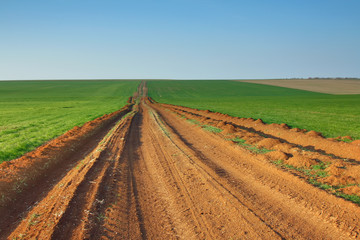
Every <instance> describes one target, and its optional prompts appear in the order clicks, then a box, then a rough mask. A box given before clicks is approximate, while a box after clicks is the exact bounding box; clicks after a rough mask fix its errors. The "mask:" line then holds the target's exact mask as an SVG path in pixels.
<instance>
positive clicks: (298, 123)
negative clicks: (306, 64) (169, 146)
mask: <svg viewBox="0 0 360 240" xmlns="http://www.w3.org/2000/svg"><path fill="white" fill-rule="evenodd" d="M148 89H149V96H151V97H153V98H154V99H155V100H156V101H159V102H162V103H171V104H177V105H183V106H187V107H192V108H198V109H209V110H212V111H217V112H222V113H226V114H229V115H232V116H238V117H252V118H255V119H257V118H261V119H262V120H263V121H264V122H267V123H287V124H288V125H290V126H291V127H298V128H303V129H308V130H315V131H319V132H322V133H323V134H324V135H325V136H327V137H337V136H346V135H349V136H352V137H353V138H355V139H360V104H359V103H360V95H330V94H323V93H316V92H310V91H302V90H297V89H290V88H283V87H276V86H269V85H262V84H252V83H246V82H236V81H149V82H148Z"/></svg>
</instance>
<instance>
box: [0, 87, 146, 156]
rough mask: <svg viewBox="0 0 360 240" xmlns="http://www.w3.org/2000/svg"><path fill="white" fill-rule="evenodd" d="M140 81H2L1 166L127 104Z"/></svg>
mask: <svg viewBox="0 0 360 240" xmlns="http://www.w3.org/2000/svg"><path fill="white" fill-rule="evenodd" d="M138 84H139V81H0V162H2V161H6V160H11V159H14V158H16V157H19V156H21V155H23V154H24V153H26V152H28V151H30V150H32V149H34V148H36V147H38V146H39V145H41V144H42V143H44V142H45V141H47V140H50V139H52V138H54V137H56V136H59V135H61V134H62V133H64V132H66V131H67V130H69V129H71V128H72V127H74V126H77V125H82V124H83V123H85V122H87V121H90V120H93V119H95V118H97V117H99V116H102V115H103V114H105V113H110V112H113V111H116V110H118V109H120V108H121V107H122V106H124V105H125V104H126V101H127V99H128V97H129V96H131V95H132V94H133V93H134V92H135V91H136V88H137V86H138Z"/></svg>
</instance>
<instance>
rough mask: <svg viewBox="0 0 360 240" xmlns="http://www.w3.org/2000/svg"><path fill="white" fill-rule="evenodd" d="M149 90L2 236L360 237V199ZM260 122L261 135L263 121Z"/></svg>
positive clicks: (268, 133) (30, 237) (144, 90)
mask: <svg viewBox="0 0 360 240" xmlns="http://www.w3.org/2000/svg"><path fill="white" fill-rule="evenodd" d="M139 95H140V96H142V98H141V101H140V103H139V104H138V105H135V106H134V107H132V111H131V112H130V113H128V114H127V115H126V116H124V117H123V118H122V119H121V120H119V121H118V122H117V124H116V125H115V126H114V127H113V128H112V129H111V130H110V131H109V132H108V134H107V135H106V136H105V137H103V138H102V140H101V141H99V143H98V145H97V146H96V147H94V148H92V149H90V150H87V151H88V153H87V154H86V156H85V157H83V156H82V157H80V156H81V155H80V156H79V158H78V159H76V160H73V164H71V165H69V166H68V167H67V168H66V169H64V173H63V175H62V176H61V177H58V178H57V179H53V180H52V181H51V182H53V183H52V184H51V186H47V187H46V188H45V187H44V189H43V191H44V194H42V195H39V198H38V199H36V201H35V202H34V201H33V202H31V203H24V204H28V206H26V207H27V208H26V210H24V211H22V212H19V213H18V214H19V215H18V216H17V218H16V217H14V216H12V218H11V219H15V220H12V221H11V222H8V223H7V224H4V223H2V224H1V223H0V226H2V227H3V229H1V232H0V238H1V239H354V238H359V237H360V235H359V233H360V221H359V220H360V208H359V207H358V206H357V205H355V204H353V203H351V202H348V201H346V200H344V199H341V198H337V197H335V196H334V195H331V194H329V193H327V192H325V191H323V190H320V189H318V188H316V187H314V186H312V185H310V184H308V183H307V182H306V181H304V179H301V178H300V177H299V176H296V175H295V174H292V173H291V172H289V171H284V170H283V169H281V168H278V167H276V166H275V165H274V164H271V162H269V161H267V159H266V158H265V157H264V155H260V154H254V153H252V152H250V151H249V150H247V149H244V148H241V147H239V146H238V145H235V144H233V143H232V142H229V141H226V140H225V139H224V138H223V137H221V135H218V134H214V133H212V132H207V131H204V130H203V129H202V128H199V127H198V126H196V125H194V124H191V123H190V122H189V121H186V120H185V119H184V118H183V117H179V112H181V114H185V115H188V116H194V117H197V118H199V117H200V118H204V119H205V120H213V121H215V118H214V119H210V118H209V117H208V116H207V117H204V116H201V114H203V112H200V111H197V110H193V112H192V113H190V112H188V110H189V109H185V108H177V107H174V106H170V105H160V104H157V103H153V102H152V101H151V99H148V98H146V97H145V95H146V88H145V86H142V87H141V88H140V89H139ZM189 111H190V110H189ZM195 113H196V114H195ZM204 115H205V114H204ZM209 116H210V115H209ZM249 129H250V128H246V127H243V130H244V131H249ZM253 130H254V131H252V132H251V134H253V138H255V137H256V136H255V135H254V134H255V133H256V132H258V133H259V131H260V130H259V131H257V130H256V129H253ZM269 131H270V130H269ZM264 132H266V131H265V130H264V131H263V132H262V134H261V135H264V134H265V133H264ZM270 133H271V132H267V133H266V134H267V137H269V136H270V135H271V134H270ZM284 139H285V136H284ZM298 141H300V140H298ZM286 144H287V145H289V144H291V142H290V141H288V140H286ZM314 144H315V143H314ZM299 145H301V144H300V143H296V146H299ZM318 145H319V146H318V147H319V148H321V147H322V146H323V145H321V143H319V144H318ZM315 146H317V145H316V144H315ZM323 147H324V148H326V146H323ZM324 151H325V150H322V151H319V153H317V152H315V153H314V154H321V153H322V152H324ZM326 157H329V156H328V155H326ZM330 158H336V159H337V156H335V155H332V156H331V157H330ZM354 161H356V159H354ZM50 178H51V174H48V175H47V176H44V179H43V180H44V181H47V179H50ZM35 187H36V186H35ZM18 194H19V195H21V194H25V193H18ZM12 204H15V203H11V202H10V203H8V204H7V206H6V207H8V208H11V206H12ZM13 214H14V213H13ZM7 217H10V216H6V215H3V216H0V218H2V219H3V220H4V219H5V218H7ZM3 222H4V221H3ZM4 226H6V228H4Z"/></svg>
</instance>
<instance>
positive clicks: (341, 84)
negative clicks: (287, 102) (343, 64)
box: [240, 79, 360, 94]
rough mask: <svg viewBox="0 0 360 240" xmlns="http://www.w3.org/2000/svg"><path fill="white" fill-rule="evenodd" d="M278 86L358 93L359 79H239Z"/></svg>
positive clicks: (315, 90) (359, 88)
mask: <svg viewBox="0 0 360 240" xmlns="http://www.w3.org/2000/svg"><path fill="white" fill-rule="evenodd" d="M240 82H248V83H258V84H266V85H273V86H279V87H287V88H295V89H302V90H307V91H313V92H320V93H330V94H360V79H271V80H240Z"/></svg>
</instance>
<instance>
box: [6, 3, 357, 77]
mask: <svg viewBox="0 0 360 240" xmlns="http://www.w3.org/2000/svg"><path fill="white" fill-rule="evenodd" d="M359 10H360V1H359V0H286V1H285V0H271V1H270V0H267V1H265V0H262V1H261V0H248V1H242V0H128V1H122V0H117V1H115V0H97V1H95V0H41V1H40V0H32V1H29V0H1V1H0V80H7V79H77V78H80V79H86V78H90V79H91V78H93V79H96V78H140V79H141V78H146V79H148V78H172V79H231V78H233V79H237V78H238V79H246V78H291V77H360V14H359Z"/></svg>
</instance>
